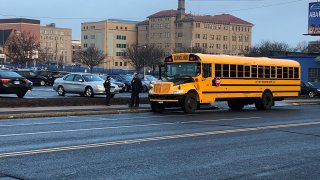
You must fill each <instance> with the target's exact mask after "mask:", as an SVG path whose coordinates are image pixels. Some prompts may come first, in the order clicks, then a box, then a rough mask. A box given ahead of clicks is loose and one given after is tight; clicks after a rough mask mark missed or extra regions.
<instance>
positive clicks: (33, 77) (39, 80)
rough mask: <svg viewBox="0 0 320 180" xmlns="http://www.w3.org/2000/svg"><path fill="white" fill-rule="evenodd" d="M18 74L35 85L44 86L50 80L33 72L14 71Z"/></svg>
mask: <svg viewBox="0 0 320 180" xmlns="http://www.w3.org/2000/svg"><path fill="white" fill-rule="evenodd" d="M14 71H15V72H16V73H18V74H20V75H21V76H23V77H25V78H27V79H28V80H30V81H31V82H32V83H33V84H34V85H41V86H44V85H46V84H47V83H48V79H47V78H46V77H44V76H40V75H38V74H37V73H36V72H35V71H33V70H28V69H26V70H14Z"/></svg>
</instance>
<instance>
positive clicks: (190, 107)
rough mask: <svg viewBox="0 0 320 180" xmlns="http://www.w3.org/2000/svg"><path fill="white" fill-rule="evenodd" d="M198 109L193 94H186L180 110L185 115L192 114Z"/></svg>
mask: <svg viewBox="0 0 320 180" xmlns="http://www.w3.org/2000/svg"><path fill="white" fill-rule="evenodd" d="M197 108H198V101H197V96H196V94H194V93H188V94H187V95H186V96H185V98H184V101H183V104H182V109H183V111H184V112H185V113H194V112H195V111H196V110H197Z"/></svg>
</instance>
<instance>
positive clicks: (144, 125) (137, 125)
mask: <svg viewBox="0 0 320 180" xmlns="http://www.w3.org/2000/svg"><path fill="white" fill-rule="evenodd" d="M259 118H261V117H248V118H231V119H209V120H199V121H179V122H167V123H151V124H135V125H123V126H107V127H96V128H88V129H68V130H61V131H42V132H31V133H17V134H2V135H0V137H13V136H27V135H39V134H55V133H67V132H80V131H95V130H106V129H120V128H136V127H148V126H165V125H174V124H191V123H203V122H217V121H233V120H250V119H259Z"/></svg>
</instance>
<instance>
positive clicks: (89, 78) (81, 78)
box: [53, 73, 119, 97]
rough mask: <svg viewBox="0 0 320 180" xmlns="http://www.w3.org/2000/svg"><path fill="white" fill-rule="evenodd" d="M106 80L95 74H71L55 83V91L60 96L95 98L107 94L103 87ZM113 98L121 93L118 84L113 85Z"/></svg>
mask: <svg viewBox="0 0 320 180" xmlns="http://www.w3.org/2000/svg"><path fill="white" fill-rule="evenodd" d="M103 82H104V80H103V79H101V78H100V77H99V76H97V75H95V74H89V73H71V74H68V75H66V76H64V77H62V78H57V79H56V80H55V81H54V84H53V89H54V90H55V91H57V92H58V94H59V95H60V96H64V95H65V94H66V93H74V94H80V95H81V96H87V97H94V95H99V94H106V93H105V89H104V86H103ZM110 92H111V96H112V97H114V95H115V94H117V93H119V88H118V87H117V85H116V84H113V83H111V90H110Z"/></svg>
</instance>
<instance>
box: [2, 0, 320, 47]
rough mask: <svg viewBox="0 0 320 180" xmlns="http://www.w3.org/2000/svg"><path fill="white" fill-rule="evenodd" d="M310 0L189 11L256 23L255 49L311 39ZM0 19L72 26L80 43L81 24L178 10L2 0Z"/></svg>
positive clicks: (74, 0) (241, 1) (161, 1)
mask: <svg viewBox="0 0 320 180" xmlns="http://www.w3.org/2000/svg"><path fill="white" fill-rule="evenodd" d="M309 2H313V1H311V0H186V12H187V13H190V12H191V13H193V14H200V15H216V14H221V13H228V14H231V15H234V16H237V17H239V18H241V19H243V20H246V21H248V22H251V23H253V24H254V28H253V33H252V34H253V37H252V42H253V45H255V44H257V43H260V42H261V41H263V40H270V41H277V42H286V43H288V44H289V45H290V46H296V45H297V44H298V43H299V42H307V41H313V40H318V38H317V37H308V36H304V35H302V34H304V33H307V25H308V4H309ZM0 6H1V8H0V18H1V19H5V18H17V17H23V18H32V19H39V20H40V21H41V25H46V24H49V23H56V26H57V27H62V28H71V29H72V32H73V39H80V35H81V31H80V25H81V23H82V22H91V21H100V20H105V19H126V20H133V21H143V20H145V19H146V17H147V16H149V15H151V14H153V13H156V12H158V11H161V10H169V9H177V6H178V0H51V1H47V0H0Z"/></svg>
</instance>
